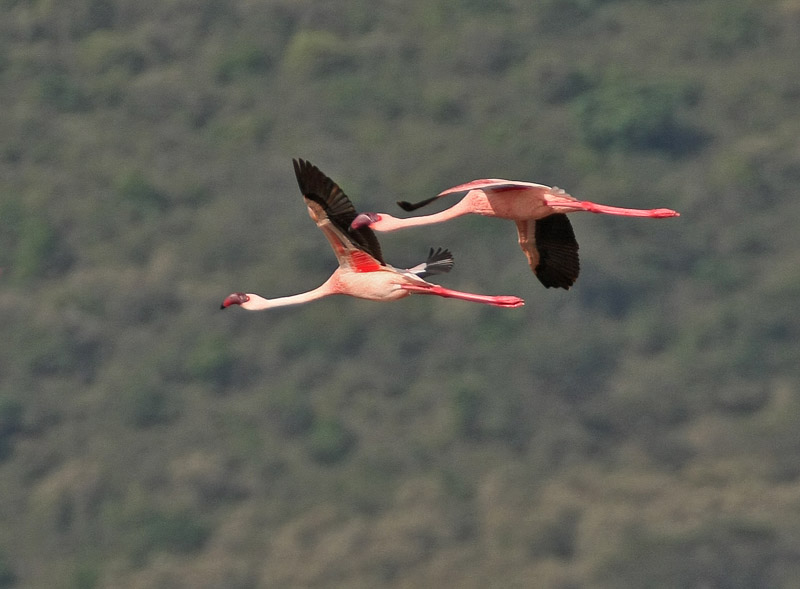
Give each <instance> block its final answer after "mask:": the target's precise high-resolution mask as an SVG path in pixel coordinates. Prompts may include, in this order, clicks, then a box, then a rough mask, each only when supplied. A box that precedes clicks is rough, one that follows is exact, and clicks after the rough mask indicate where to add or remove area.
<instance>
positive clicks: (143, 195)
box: [117, 170, 169, 216]
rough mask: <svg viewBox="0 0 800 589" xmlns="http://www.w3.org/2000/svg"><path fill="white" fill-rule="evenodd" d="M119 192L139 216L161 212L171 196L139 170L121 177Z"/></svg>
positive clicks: (118, 184)
mask: <svg viewBox="0 0 800 589" xmlns="http://www.w3.org/2000/svg"><path fill="white" fill-rule="evenodd" d="M117 193H118V194H119V196H120V198H122V200H123V201H124V202H125V203H127V204H128V205H129V206H130V207H131V209H132V211H133V212H134V213H135V214H136V215H137V216H144V215H147V214H151V213H160V212H163V211H165V210H166V209H167V207H168V205H169V198H168V197H167V195H166V194H164V193H163V192H161V191H160V190H159V189H158V188H156V187H155V186H154V185H153V184H152V183H151V182H150V181H149V180H148V179H147V178H146V177H145V176H144V174H142V173H141V172H139V171H138V170H135V171H131V172H128V173H127V174H125V175H124V176H122V177H121V178H120V179H119V182H118V183H117Z"/></svg>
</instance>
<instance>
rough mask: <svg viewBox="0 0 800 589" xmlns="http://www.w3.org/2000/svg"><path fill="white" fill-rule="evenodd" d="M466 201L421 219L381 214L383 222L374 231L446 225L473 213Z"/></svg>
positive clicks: (375, 226) (373, 227) (423, 216)
mask: <svg viewBox="0 0 800 589" xmlns="http://www.w3.org/2000/svg"><path fill="white" fill-rule="evenodd" d="M465 200H466V199H462V200H461V201H459V202H457V203H456V204H454V205H453V206H452V207H450V208H449V209H445V210H443V211H440V212H438V213H434V214H432V215H422V216H420V217H408V218H405V219H399V218H397V217H393V216H392V215H387V214H385V213H380V215H381V220H380V222H378V223H376V224H374V225H372V229H374V230H375V231H381V232H387V231H397V230H398V229H406V228H408V227H422V226H424V225H435V224H436V223H444V222H445V221H450V220H451V219H455V218H456V217H462V216H464V215H468V214H469V213H472V212H473V211H472V209H471V208H470V207H469V206H468V205H467V203H466V202H464V201H465Z"/></svg>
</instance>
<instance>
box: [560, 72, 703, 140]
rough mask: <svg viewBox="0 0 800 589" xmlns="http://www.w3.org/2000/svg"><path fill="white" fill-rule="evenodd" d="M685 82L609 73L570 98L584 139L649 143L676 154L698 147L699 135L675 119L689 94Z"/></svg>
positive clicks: (691, 94) (687, 99) (700, 137)
mask: <svg viewBox="0 0 800 589" xmlns="http://www.w3.org/2000/svg"><path fill="white" fill-rule="evenodd" d="M694 94H695V93H694V91H693V90H692V89H691V88H690V87H689V86H684V87H680V85H678V86H676V85H675V84H669V83H654V82H639V81H636V80H632V79H627V78H621V77H615V76H612V77H609V78H607V79H605V80H603V81H602V82H601V83H600V84H599V85H597V86H595V87H594V88H593V89H592V90H589V91H587V92H585V93H584V94H583V95H581V96H580V97H578V98H577V99H576V100H575V101H574V102H573V110H574V114H575V116H576V118H577V120H578V122H579V124H580V126H581V131H582V133H583V136H584V139H585V141H586V143H587V144H589V145H590V146H591V147H594V148H595V149H601V150H602V149H620V150H624V151H634V150H638V149H653V150H660V151H665V152H669V153H674V154H678V153H680V152H685V151H691V150H694V149H696V148H697V147H699V144H700V143H701V140H702V135H701V134H700V133H699V132H698V131H696V130H694V129H691V128H689V127H688V126H686V125H684V124H682V123H681V122H680V116H679V111H680V109H681V107H683V106H684V105H686V104H688V103H689V102H691V101H692V100H693V99H694V96H693V95H694Z"/></svg>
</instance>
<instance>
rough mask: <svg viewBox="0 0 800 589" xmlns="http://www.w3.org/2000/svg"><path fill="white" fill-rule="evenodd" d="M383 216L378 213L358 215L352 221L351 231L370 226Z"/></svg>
mask: <svg viewBox="0 0 800 589" xmlns="http://www.w3.org/2000/svg"><path fill="white" fill-rule="evenodd" d="M380 220H381V216H380V215H379V214H378V213H361V214H360V215H357V216H356V218H355V219H353V222H352V223H350V231H355V230H356V229H361V228H362V227H369V226H370V225H372V224H373V223H375V222H376V221H380Z"/></svg>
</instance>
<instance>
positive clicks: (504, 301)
mask: <svg viewBox="0 0 800 589" xmlns="http://www.w3.org/2000/svg"><path fill="white" fill-rule="evenodd" d="M401 288H403V289H404V290H407V291H409V292H412V293H419V294H430V295H436V296H439V297H445V298H449V299H460V300H462V301H471V302H473V303H483V304H484V305H494V306H495V307H521V306H522V305H524V304H525V301H524V300H522V299H521V298H519V297H514V296H504V295H500V296H491V295H479V294H473V293H470V292H461V291H458V290H451V289H449V288H444V287H443V286H439V285H438V284H435V285H432V286H431V287H426V286H416V285H412V284H404V285H402V286H401Z"/></svg>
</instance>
